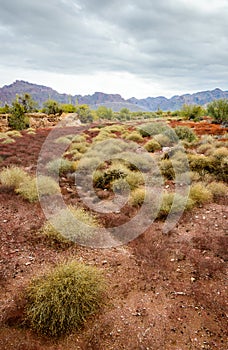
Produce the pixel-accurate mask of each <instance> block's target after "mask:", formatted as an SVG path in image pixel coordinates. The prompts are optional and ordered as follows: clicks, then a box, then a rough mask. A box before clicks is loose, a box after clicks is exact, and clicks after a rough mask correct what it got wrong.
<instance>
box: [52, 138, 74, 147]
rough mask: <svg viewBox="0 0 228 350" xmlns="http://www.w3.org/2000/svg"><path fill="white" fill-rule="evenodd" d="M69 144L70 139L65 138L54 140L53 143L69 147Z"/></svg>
mask: <svg viewBox="0 0 228 350" xmlns="http://www.w3.org/2000/svg"><path fill="white" fill-rule="evenodd" d="M71 142H72V141H71V139H70V138H69V137H67V136H61V137H59V138H57V139H56V140H55V143H63V144H65V145H70V144H71Z"/></svg>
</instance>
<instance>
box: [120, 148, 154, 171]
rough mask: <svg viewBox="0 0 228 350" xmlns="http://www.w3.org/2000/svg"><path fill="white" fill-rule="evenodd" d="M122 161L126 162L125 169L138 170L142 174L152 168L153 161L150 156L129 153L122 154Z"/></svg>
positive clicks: (144, 153)
mask: <svg viewBox="0 0 228 350" xmlns="http://www.w3.org/2000/svg"><path fill="white" fill-rule="evenodd" d="M121 156H122V159H125V160H126V162H127V167H128V168H129V169H130V170H140V171H142V172H148V171H150V170H151V169H152V167H153V161H152V158H151V156H150V155H149V154H148V153H146V152H143V153H142V154H137V153H134V151H131V152H123V153H122V155H121Z"/></svg>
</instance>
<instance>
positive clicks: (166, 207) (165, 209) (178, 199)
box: [158, 191, 194, 218]
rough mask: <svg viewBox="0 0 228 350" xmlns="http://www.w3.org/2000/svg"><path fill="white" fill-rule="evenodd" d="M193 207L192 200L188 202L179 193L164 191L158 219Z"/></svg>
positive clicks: (189, 199)
mask: <svg viewBox="0 0 228 350" xmlns="http://www.w3.org/2000/svg"><path fill="white" fill-rule="evenodd" d="M174 198H175V199H174ZM193 206H194V203H193V201H192V199H191V198H188V199H187V200H186V198H185V197H183V196H182V195H180V194H178V193H174V192H167V191H164V192H163V197H162V203H161V207H160V210H159V214H158V217H160V218H163V217H166V216H167V215H168V214H169V213H170V212H172V213H173V214H176V213H180V212H182V211H184V210H189V209H191V208H192V207H193Z"/></svg>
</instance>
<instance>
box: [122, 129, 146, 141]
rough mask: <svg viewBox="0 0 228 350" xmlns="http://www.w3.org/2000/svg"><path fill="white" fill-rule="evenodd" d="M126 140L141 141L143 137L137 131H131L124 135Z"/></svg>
mask: <svg viewBox="0 0 228 350" xmlns="http://www.w3.org/2000/svg"><path fill="white" fill-rule="evenodd" d="M125 138H126V140H130V141H134V142H142V141H143V137H142V135H141V134H140V133H139V132H138V131H132V132H131V133H130V134H128V135H127V136H126V137H125Z"/></svg>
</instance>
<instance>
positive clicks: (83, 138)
mask: <svg viewBox="0 0 228 350" xmlns="http://www.w3.org/2000/svg"><path fill="white" fill-rule="evenodd" d="M85 141H86V135H75V136H74V137H73V138H72V142H74V143H83V142H85Z"/></svg>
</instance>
